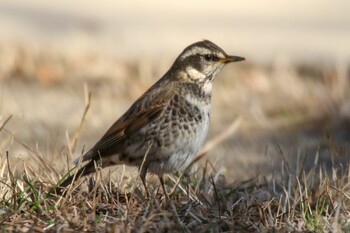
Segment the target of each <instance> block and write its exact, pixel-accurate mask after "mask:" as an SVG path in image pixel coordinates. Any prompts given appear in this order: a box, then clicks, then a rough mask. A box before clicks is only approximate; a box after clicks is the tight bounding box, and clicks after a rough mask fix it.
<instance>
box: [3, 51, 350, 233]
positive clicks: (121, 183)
mask: <svg viewBox="0 0 350 233" xmlns="http://www.w3.org/2000/svg"><path fill="white" fill-rule="evenodd" d="M7 51H11V54H12V55H9V57H7V58H6V59H7V61H8V62H7V64H8V65H7V66H4V65H3V66H4V67H2V68H1V67H0V74H1V79H2V80H1V81H0V82H1V83H2V84H4V86H6V87H7V89H6V90H2V91H3V93H2V97H1V105H0V107H1V108H0V109H1V110H2V115H1V116H2V118H0V137H1V141H0V182H1V185H0V229H1V231H23V232H31V231H35V232H44V231H49V232H50V231H59V232H75V231H94V232H96V231H98V232H136V231H141V232H153V231H158V232H168V231H172V232H192V231H198V232H222V231H224V232H225V231H226V232H229V231H239V232H277V231H278V232H280V231H282V232H293V231H299V232H307V231H309V232H342V231H343V232H350V222H349V218H350V169H349V159H348V158H349V154H348V153H349V152H348V141H347V140H348V139H349V138H348V136H347V135H348V134H347V132H348V131H350V130H349V118H350V117H349V116H350V114H349V112H347V109H348V106H349V105H348V102H347V98H348V94H347V93H348V92H347V91H348V87H347V86H344V83H346V82H347V81H346V79H347V76H346V75H345V77H344V75H343V74H344V72H343V68H342V67H337V66H330V65H329V66H313V65H311V66H305V65H303V66H300V65H298V66H296V65H293V64H291V63H288V62H287V63H286V62H284V63H281V62H277V63H276V64H273V65H270V66H261V65H260V66H259V65H252V64H247V65H243V66H242V67H239V68H232V69H231V68H227V69H225V70H224V72H223V74H222V76H223V77H220V80H217V81H218V82H217V84H216V88H217V89H219V90H220V92H219V91H215V90H214V103H213V104H214V109H213V121H212V125H214V127H213V128H212V129H211V135H210V136H209V140H208V143H207V145H206V146H205V147H204V151H203V152H204V154H205V153H207V156H206V157H204V156H203V157H201V159H200V160H199V161H196V162H195V163H194V164H192V169H188V171H186V172H185V173H178V174H171V175H170V176H169V177H167V179H166V188H167V190H168V191H169V192H170V191H173V192H172V196H171V199H170V201H166V200H165V199H164V195H163V193H162V192H161V189H160V187H159V184H158V182H157V181H156V180H153V177H152V176H148V181H149V183H150V185H149V189H150V190H149V191H150V193H151V198H150V199H149V200H148V199H146V198H145V195H144V194H145V191H144V190H143V186H142V183H141V181H140V180H139V178H138V176H137V174H135V173H133V172H128V170H129V168H126V167H118V168H117V169H120V170H118V172H113V170H110V171H107V169H105V170H104V171H100V172H98V173H96V174H95V175H93V176H91V177H88V178H87V179H80V180H78V181H77V182H76V183H75V184H74V185H73V186H71V187H69V188H68V189H67V190H66V195H64V196H57V195H54V194H49V191H50V190H51V188H52V187H53V186H55V185H57V184H58V183H59V182H60V181H61V180H62V179H63V178H64V176H65V175H67V174H68V173H69V171H70V170H71V169H72V167H71V160H72V158H73V157H76V156H77V155H79V154H80V153H81V152H80V151H81V150H83V149H84V145H85V144H87V145H88V144H90V142H91V143H92V142H94V141H96V138H98V135H100V133H102V132H103V130H104V128H105V127H107V126H108V125H110V123H111V122H113V119H115V115H116V114H118V113H122V111H123V108H124V107H125V108H126V107H127V106H128V105H129V104H130V101H132V100H134V99H135V98H136V97H137V96H138V95H139V94H141V93H142V92H143V91H144V90H145V89H146V88H147V86H149V84H150V83H152V82H154V79H153V78H151V77H154V76H155V77H159V76H160V75H161V73H162V72H163V71H164V68H163V67H156V66H154V65H152V64H151V63H150V62H145V63H143V62H142V61H140V62H139V63H136V64H129V63H123V62H120V61H114V62H113V60H112V59H110V58H105V57H103V56H99V55H91V54H80V55H75V56H69V55H65V54H64V52H62V53H59V54H57V53H53V54H50V53H45V52H43V51H41V52H33V51H30V50H28V51H27V50H23V48H17V47H16V49H13V50H7ZM20 54H22V55H20ZM23 54H26V55H25V56H23ZM2 56H5V55H4V54H3V53H2ZM11 56H12V58H11ZM4 59H5V58H4ZM9 60H10V61H9ZM92 64H97V66H94V67H93V66H92ZM164 66H167V65H166V64H164ZM112 67H118V69H117V68H112ZM320 67H322V68H320ZM119 68H120V69H119ZM106 70H108V72H106ZM232 75H235V76H238V78H237V79H234V80H232V77H231V76H232ZM85 76H87V77H85ZM240 76H242V78H239V77H240ZM228 80H229V81H228ZM82 81H84V82H87V85H88V86H89V89H90V91H91V92H92V97H91V95H90V94H89V91H87V88H86V89H85V104H84V103H83V101H82V99H83V98H82V96H84V93H83V92H82V89H83V88H82V85H81V82H82ZM105 83H106V84H105ZM110 86H113V88H116V89H117V90H114V91H113V92H112V91H111V89H112V88H111V87H110ZM15 90H16V91H17V93H15ZM77 90H79V91H77ZM27 92H28V93H29V94H26V93H27ZM18 93H19V94H18ZM38 93H39V94H38ZM62 93H64V94H62ZM43 95H44V96H45V98H42V96H43ZM77 99H78V100H77ZM30 100H33V102H40V101H41V102H40V103H42V105H43V107H40V106H37V105H28V104H27V103H29V101H30ZM34 100H35V101H34ZM45 101H48V103H51V105H48V106H51V108H52V101H56V102H54V103H55V107H56V108H57V109H50V110H52V111H53V114H51V113H48V112H45V111H44V110H42V109H47V108H48V107H47V106H46V105H45V104H46V102H45ZM106 102H107V103H106ZM116 105H118V106H119V105H121V106H122V107H118V108H117V110H116V112H113V111H111V110H110V109H111V106H116ZM61 106H69V107H67V109H66V111H68V112H69V117H63V116H61V115H59V114H58V112H59V111H63V110H62V108H61ZM232 106H235V109H233V108H232ZM16 107H17V108H16ZM106 109H107V110H106ZM21 111H23V112H25V114H23V116H22V118H21V117H20V116H21V114H20V113H21ZM91 112H92V113H95V114H90V113H91ZM96 113H98V114H96ZM11 114H13V116H12V117H11ZM31 114H33V115H31ZM35 114H36V115H35ZM66 115H67V112H65V113H64V116H66ZM28 116H29V117H28ZM237 116H239V117H237ZM35 119H37V121H35ZM38 119H40V122H39V123H38V121H39V120H38ZM86 123H88V124H89V129H87V128H88V127H87V126H86ZM56 124H57V125H56ZM29 125H32V127H29ZM33 125H34V126H33ZM51 125H54V127H53V126H51ZM65 129H67V131H66V133H65V134H64V133H63V134H58V135H56V136H55V137H56V138H53V135H55V134H57V132H60V133H62V131H63V132H64V130H65ZM223 129H225V130H223ZM296 132H297V133H296ZM47 135H49V137H47ZM87 135H92V136H90V137H88V136H87ZM286 135H287V136H286ZM327 135H328V137H326V136H327ZM247 138H248V139H249V143H248V142H247V141H248V140H247ZM276 138H277V139H281V138H282V139H283V140H282V141H280V140H277V139H276ZM314 138H318V139H317V140H316V142H315V140H313V139H314ZM324 138H325V139H324ZM250 141H252V142H253V145H254V146H252V144H250ZM295 141H296V142H295ZM259 145H262V148H264V149H263V150H261V148H259ZM271 145H273V146H272V147H273V148H275V150H272V149H271ZM305 146H306V148H312V150H306V149H304V148H305ZM251 147H252V148H251ZM268 147H269V148H268ZM236 148H241V149H240V150H237V149H236ZM242 148H243V149H242ZM208 150H209V151H208ZM219 154H221V155H224V157H227V159H225V162H220V161H221V160H220V159H217V157H218V155H219ZM261 154H262V155H261ZM242 164H243V166H242ZM244 164H249V166H248V167H244ZM113 169H114V168H113ZM240 169H241V170H240ZM74 171H75V170H74ZM74 171H71V172H74ZM116 173H117V175H118V176H116Z"/></svg>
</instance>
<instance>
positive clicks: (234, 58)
mask: <svg viewBox="0 0 350 233" xmlns="http://www.w3.org/2000/svg"><path fill="white" fill-rule="evenodd" d="M244 60H245V58H244V57H239V56H227V57H225V58H222V59H220V62H222V63H230V62H237V61H244Z"/></svg>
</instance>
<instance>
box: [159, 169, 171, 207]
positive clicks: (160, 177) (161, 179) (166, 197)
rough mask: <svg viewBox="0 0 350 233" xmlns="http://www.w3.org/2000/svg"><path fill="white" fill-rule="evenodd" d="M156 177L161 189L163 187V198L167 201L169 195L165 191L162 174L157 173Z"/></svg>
mask: <svg viewBox="0 0 350 233" xmlns="http://www.w3.org/2000/svg"><path fill="white" fill-rule="evenodd" d="M158 178H159V181H160V184H161V185H162V189H163V192H164V195H165V200H166V201H169V196H168V193H167V191H166V189H165V185H164V179H163V176H162V175H158Z"/></svg>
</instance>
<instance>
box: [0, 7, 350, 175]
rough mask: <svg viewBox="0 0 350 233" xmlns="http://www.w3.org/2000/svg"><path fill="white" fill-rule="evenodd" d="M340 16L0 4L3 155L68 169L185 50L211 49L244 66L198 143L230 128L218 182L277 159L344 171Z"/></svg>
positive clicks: (345, 51) (345, 66)
mask: <svg viewBox="0 0 350 233" xmlns="http://www.w3.org/2000/svg"><path fill="white" fill-rule="evenodd" d="M349 9H350V2H349V1H347V0H337V1H331V0H309V1H301V0H298V1H277V0H271V1H256V2H251V1H244V0H239V1H224V0H222V1H207V0H204V1H203V0H193V1H160V0H155V1H141V0H133V1H83V0H76V1H54V0H51V1H39V0H26V1H17V0H2V1H1V2H0V126H1V125H2V124H3V123H4V122H5V120H6V119H7V118H8V117H9V116H11V115H12V118H11V119H10V120H9V121H8V122H7V124H6V125H5V127H4V128H3V129H2V130H1V131H0V153H1V156H4V155H5V151H9V155H10V158H11V159H13V160H15V161H18V164H22V163H30V162H31V158H32V157H31V154H33V153H36V154H40V155H42V157H43V159H44V160H46V161H47V162H48V163H49V164H51V165H52V166H54V167H55V168H57V169H58V170H61V171H62V172H63V171H66V169H67V164H70V159H71V158H73V157H76V156H79V155H80V153H81V151H82V150H83V149H84V148H85V150H86V149H88V148H90V147H91V146H92V145H93V144H94V143H95V142H96V141H97V140H98V139H99V138H100V137H101V136H102V134H103V133H104V132H105V131H106V130H107V129H108V127H109V126H110V125H111V124H112V123H113V122H114V121H115V120H116V119H117V118H118V117H119V116H120V115H121V114H122V113H124V111H125V110H126V109H127V108H128V107H129V106H130V105H131V103H133V101H134V100H135V99H136V98H137V97H138V96H140V95H141V94H142V93H143V92H144V91H145V90H146V89H147V88H148V87H150V85H152V83H154V82H155V81H156V80H157V79H159V78H160V77H161V76H162V75H163V74H164V73H165V72H166V71H167V69H168V68H169V67H170V65H171V64H172V62H173V61H174V59H175V58H176V56H177V55H178V54H179V53H180V52H181V51H182V50H183V49H184V48H185V47H186V46H187V45H189V44H191V43H193V42H196V41H198V40H202V39H209V40H211V41H213V42H214V43H216V44H218V45H219V46H221V47H222V48H223V49H224V50H225V51H227V53H229V54H232V55H240V56H244V57H246V61H245V62H242V63H236V64H232V65H230V66H227V67H226V68H225V69H224V71H223V72H222V73H221V74H220V75H219V77H218V78H217V80H216V81H215V86H214V91H213V108H212V122H211V127H210V132H209V135H208V141H212V140H215V139H216V138H218V137H220V135H222V134H225V133H226V132H227V128H229V126H232V124H236V126H238V127H237V129H236V130H235V131H234V132H232V133H231V134H230V135H229V136H228V137H226V140H225V141H224V142H222V143H221V144H219V145H216V146H215V147H214V148H213V149H212V150H210V151H209V152H208V154H207V157H206V158H207V159H209V160H210V161H211V162H212V163H213V164H215V166H216V167H217V168H218V169H221V170H222V172H223V173H224V174H225V175H226V177H227V179H228V180H230V181H234V180H237V179H249V178H251V177H254V176H255V175H256V174H264V175H266V176H269V175H271V174H273V173H274V170H275V169H279V168H280V165H281V161H286V160H287V161H288V162H290V163H291V164H293V163H298V164H299V162H300V161H301V160H304V159H305V161H306V162H305V167H307V166H311V165H312V164H313V163H315V161H316V162H317V163H319V164H320V165H321V166H324V167H326V168H327V167H339V169H342V168H343V167H346V164H347V163H348V162H349V157H350V156H349V151H348V143H349V141H350V124H349V123H350V121H349V120H350V102H349V90H350V88H349V79H350V77H349V76H350V75H349V73H350V71H349V70H350V66H349V62H350V16H349ZM86 89H88V90H89V91H90V92H91V93H92V97H91V103H90V108H89V110H88V113H87V115H86V119H85V121H84V124H83V126H82V128H81V130H79V128H80V123H81V118H82V116H83V112H84V109H85V106H86V97H85V94H84V93H85V91H84V90H86ZM237 119H239V122H238V121H237ZM75 135H77V136H78V137H76V138H77V139H78V140H77V145H76V146H75V147H74V145H73V146H72V144H74V143H72V141H74V137H75ZM67 158H68V161H67ZM113 169H114V170H117V171H118V170H120V168H118V167H117V168H113ZM38 171H40V170H38ZM133 172H135V173H136V170H133ZM116 174H118V172H116Z"/></svg>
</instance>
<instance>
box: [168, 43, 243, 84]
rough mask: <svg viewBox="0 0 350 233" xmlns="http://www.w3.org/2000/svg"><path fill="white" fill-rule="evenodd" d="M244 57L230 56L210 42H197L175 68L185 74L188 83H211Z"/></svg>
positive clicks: (184, 52) (184, 54) (177, 60)
mask: <svg viewBox="0 0 350 233" xmlns="http://www.w3.org/2000/svg"><path fill="white" fill-rule="evenodd" d="M243 60H244V58H243V57H238V56H230V55H227V54H226V53H225V51H224V50H222V49H221V48H220V47H219V46H217V45H216V44H214V43H213V42H211V41H209V40H204V41H200V42H196V43H194V44H192V45H190V46H188V47H187V48H185V49H184V51H183V52H182V53H181V54H180V55H179V56H178V58H177V59H176V61H175V63H174V65H173V68H174V69H176V70H178V71H180V72H184V73H185V75H181V76H180V77H182V78H185V79H186V80H183V81H187V82H193V83H198V84H200V83H202V84H205V83H211V82H212V81H213V79H214V78H215V76H216V75H217V74H218V73H219V72H220V70H221V69H222V68H223V67H224V66H225V64H227V63H230V62H237V61H243Z"/></svg>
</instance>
